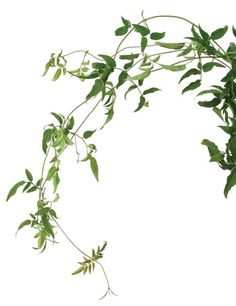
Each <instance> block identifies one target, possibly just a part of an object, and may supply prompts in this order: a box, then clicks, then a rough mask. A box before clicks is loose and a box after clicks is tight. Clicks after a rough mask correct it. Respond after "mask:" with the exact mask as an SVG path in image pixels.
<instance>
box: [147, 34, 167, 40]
mask: <svg viewBox="0 0 236 306" xmlns="http://www.w3.org/2000/svg"><path fill="white" fill-rule="evenodd" d="M165 35H166V33H165V32H153V33H151V35H150V38H151V39H152V40H159V39H162V38H164V37H165Z"/></svg>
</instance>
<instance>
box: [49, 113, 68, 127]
mask: <svg viewBox="0 0 236 306" xmlns="http://www.w3.org/2000/svg"><path fill="white" fill-rule="evenodd" d="M51 115H53V117H55V118H56V119H57V121H58V122H59V123H60V125H62V124H63V122H64V119H65V118H64V116H63V115H61V114H57V113H54V112H51Z"/></svg>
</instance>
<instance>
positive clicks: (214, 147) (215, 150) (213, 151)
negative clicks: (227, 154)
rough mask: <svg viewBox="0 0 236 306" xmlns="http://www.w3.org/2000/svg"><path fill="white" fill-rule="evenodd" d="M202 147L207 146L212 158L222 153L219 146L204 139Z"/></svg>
mask: <svg viewBox="0 0 236 306" xmlns="http://www.w3.org/2000/svg"><path fill="white" fill-rule="evenodd" d="M202 145H205V146H207V148H208V151H209V154H210V156H213V155H215V154H217V153H219V152H220V150H219V149H218V147H217V145H216V144H215V143H214V142H212V141H210V140H208V139H203V141H202Z"/></svg>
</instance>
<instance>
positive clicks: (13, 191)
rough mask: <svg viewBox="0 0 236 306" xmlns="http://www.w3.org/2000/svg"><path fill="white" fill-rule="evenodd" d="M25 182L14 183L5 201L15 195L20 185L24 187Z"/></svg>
mask: <svg viewBox="0 0 236 306" xmlns="http://www.w3.org/2000/svg"><path fill="white" fill-rule="evenodd" d="M25 183H26V182H25V181H20V182H18V183H16V184H15V185H14V186H13V187H12V188H11V189H10V191H9V192H8V195H7V201H8V200H9V199H10V198H11V197H12V196H14V195H15V194H16V192H17V190H18V188H19V187H20V186H22V185H24V184H25Z"/></svg>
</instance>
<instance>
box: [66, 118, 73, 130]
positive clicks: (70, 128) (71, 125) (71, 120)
mask: <svg viewBox="0 0 236 306" xmlns="http://www.w3.org/2000/svg"><path fill="white" fill-rule="evenodd" d="M74 124H75V119H74V117H73V116H72V117H70V120H69V122H68V125H67V127H66V128H67V129H68V130H72V129H73V127H74Z"/></svg>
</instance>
